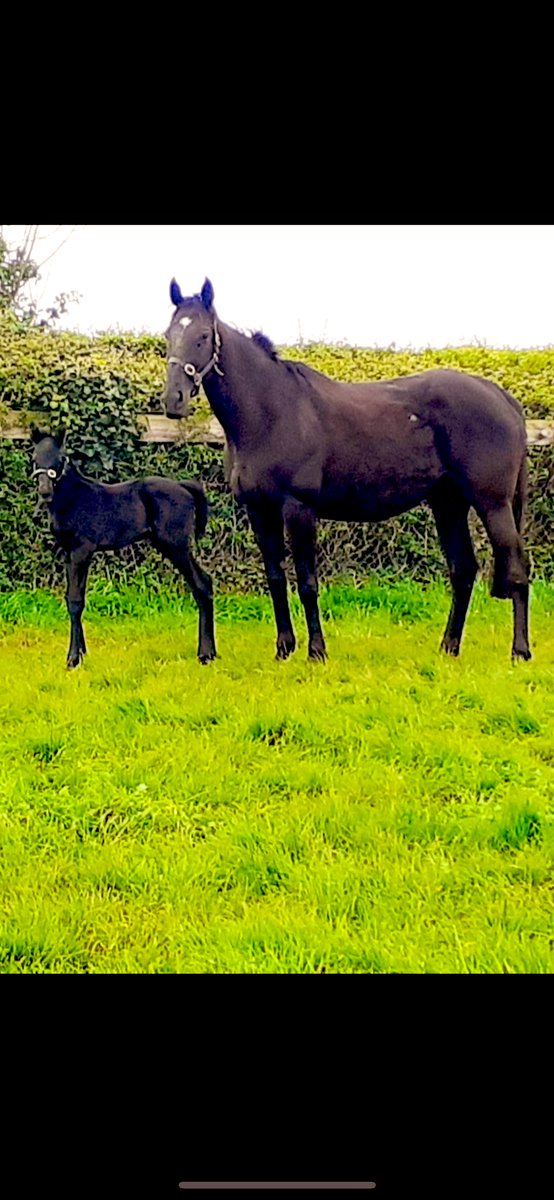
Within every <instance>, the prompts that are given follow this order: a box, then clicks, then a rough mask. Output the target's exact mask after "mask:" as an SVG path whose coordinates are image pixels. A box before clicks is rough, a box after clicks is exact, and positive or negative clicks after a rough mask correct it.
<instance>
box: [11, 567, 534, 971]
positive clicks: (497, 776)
mask: <svg viewBox="0 0 554 1200" xmlns="http://www.w3.org/2000/svg"><path fill="white" fill-rule="evenodd" d="M449 604H450V593H449V589H448V588H447V586H446V585H443V584H440V583H434V584H431V585H429V586H427V587H426V588H423V587H421V586H420V585H418V584H417V583H414V582H411V581H409V580H406V581H405V582H399V581H396V582H395V581H389V582H387V581H384V580H381V581H377V580H375V581H373V582H372V583H370V584H367V585H365V586H364V587H362V588H359V589H356V588H354V587H352V586H347V585H344V586H341V585H334V586H332V587H329V588H324V589H323V590H322V593H321V612H322V617H323V620H324V629H325V636H326V641H327V645H328V651H329V661H328V663H327V664H326V665H321V664H318V663H312V662H308V661H307V637H306V633H305V628H304V621H303V615H302V612H301V609H300V607H299V604H298V601H297V599H296V597H295V598H294V601H293V606H292V608H293V619H294V622H295V626H296V631H297V636H298V641H299V648H298V650H297V652H296V654H294V655H293V656H292V657H291V658H290V659H289V660H287V661H286V662H276V661H275V660H274V658H273V655H274V645H275V631H274V624H273V614H272V606H271V602H270V600H269V598H265V597H255V596H251V597H250V596H234V595H224V594H216V632H217V643H218V650H219V653H220V656H221V657H220V658H219V659H218V660H217V661H216V662H215V663H212V664H211V665H209V666H207V667H203V666H201V665H200V664H199V663H198V662H197V660H196V622H197V617H196V609H195V607H194V604H193V602H192V601H191V600H190V599H189V597H188V596H182V595H181V594H180V593H179V591H178V590H177V589H175V590H173V591H171V590H170V589H168V588H165V587H164V589H163V591H160V593H158V594H154V593H152V592H145V591H141V590H140V589H139V588H134V589H133V588H127V589H121V590H117V589H116V588H114V587H113V586H111V585H110V584H109V582H106V581H103V580H96V582H95V583H91V587H90V589H89V595H88V602H87V609H86V611H85V614H84V626H85V633H86V636H87V642H88V647H89V655H88V657H87V659H86V660H85V663H84V665H83V666H82V667H81V668H80V669H79V670H78V671H75V672H67V671H66V670H65V657H66V651H67V640H68V627H67V616H66V611H65V605H64V604H63V601H62V600H61V598H57V597H56V596H54V595H52V594H51V593H49V592H45V591H40V590H37V591H35V592H30V591H14V592H11V593H10V592H8V593H2V594H0V683H1V690H0V743H1V754H0V792H1V796H2V804H1V806H0V830H1V855H0V872H1V886H0V896H1V906H2V911H1V920H0V971H1V972H3V973H6V972H23V973H37V972H61V973H107V972H116V973H129V972H138V973H160V972H179V973H181V972H194V973H198V972H202V973H214V972H235V973H313V972H325V973H332V972H342V973H366V972H398V973H406V972H415V973H422V972H455V973H466V972H492V973H502V972H508V973H512V972H513V973H518V972H550V971H551V970H552V966H553V944H554V924H553V921H552V901H553V886H554V868H553V853H552V852H553V848H554V820H553V818H554V626H553V619H552V618H553V614H554V587H553V586H552V585H549V584H545V583H536V584H535V585H534V588H533V595H532V602H531V641H532V646H533V650H534V654H535V658H534V660H533V661H532V662H531V663H528V664H527V663H519V664H517V665H515V666H514V665H512V663H511V661H510V645H511V624H512V612H511V604H510V603H506V602H499V601H495V600H492V599H491V598H490V597H489V596H488V594H487V591H486V590H485V587H484V585H483V584H479V585H478V587H477V588H476V590H475V594H474V598H473V602H472V607H471V611H470V614H469V618H468V623H467V627H466V633H465V639H464V643H463V647H462V654H461V657H460V658H459V659H458V660H456V659H452V658H448V657H446V656H444V655H441V654H440V653H439V643H440V639H441V636H442V633H443V629H444V625H445V621H446V616H447V613H448V609H449Z"/></svg>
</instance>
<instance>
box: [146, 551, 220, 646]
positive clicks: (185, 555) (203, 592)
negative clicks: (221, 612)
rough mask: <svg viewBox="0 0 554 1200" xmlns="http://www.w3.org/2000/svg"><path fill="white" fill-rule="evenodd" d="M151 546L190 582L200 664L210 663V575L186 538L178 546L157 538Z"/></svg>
mask: <svg viewBox="0 0 554 1200" xmlns="http://www.w3.org/2000/svg"><path fill="white" fill-rule="evenodd" d="M154 545H155V546H156V549H157V550H159V551H160V554H163V555H164V556H165V557H166V558H169V559H170V561H171V562H172V563H173V565H174V567H176V568H177V570H178V571H180V572H181V574H182V575H184V577H185V579H186V581H187V583H188V585H189V588H190V590H191V592H192V594H193V596H194V599H195V601H196V604H197V607H198V658H199V660H200V662H201V663H202V664H205V663H209V662H211V661H212V659H214V658H217V651H216V648H215V631H214V600H213V585H212V579H211V575H208V572H207V571H204V569H203V568H202V567H201V566H200V564H199V563H197V562H196V559H195V558H194V557H193V555H192V553H191V550H190V541H189V539H188V538H185V539H184V540H183V541H182V542H181V543H180V544H178V545H175V544H172V543H168V542H163V541H160V540H159V539H156V540H155V541H154Z"/></svg>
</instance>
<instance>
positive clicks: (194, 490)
mask: <svg viewBox="0 0 554 1200" xmlns="http://www.w3.org/2000/svg"><path fill="white" fill-rule="evenodd" d="M180 483H181V487H183V488H185V490H186V491H187V492H190V494H191V496H192V498H193V500H194V507H195V509H196V537H197V538H201V537H203V535H204V534H205V532H206V525H207V524H208V499H207V496H206V493H205V491H204V488H203V486H202V484H201V483H197V481H196V480H195V479H185V480H183V479H182V480H180Z"/></svg>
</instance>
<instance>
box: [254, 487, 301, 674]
mask: <svg viewBox="0 0 554 1200" xmlns="http://www.w3.org/2000/svg"><path fill="white" fill-rule="evenodd" d="M248 516H249V518H250V524H251V526H252V529H253V532H254V536H255V538H256V541H257V543H258V546H259V547H260V550H261V552H262V557H263V560H264V565H265V573H266V576H267V582H268V586H269V591H270V593H271V599H272V600H273V611H274V613H275V624H276V625H277V658H288V656H289V654H292V651H293V650H294V649H295V648H296V639H295V636H294V630H293V628H292V621H291V619H290V611H289V603H288V599H287V580H286V575H285V571H284V562H285V554H286V551H285V530H284V524H283V514H282V511H281V509H280V508H279V507H277V505H272V506H269V505H268V506H267V507H265V506H264V507H263V509H262V508H259V507H258V506H254V505H248Z"/></svg>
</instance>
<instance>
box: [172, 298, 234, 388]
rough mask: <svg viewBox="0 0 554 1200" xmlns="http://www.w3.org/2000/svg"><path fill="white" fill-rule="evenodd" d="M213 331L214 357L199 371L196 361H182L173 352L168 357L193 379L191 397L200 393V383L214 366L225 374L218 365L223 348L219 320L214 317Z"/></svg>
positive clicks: (215, 369)
mask: <svg viewBox="0 0 554 1200" xmlns="http://www.w3.org/2000/svg"><path fill="white" fill-rule="evenodd" d="M213 333H214V348H213V354H212V357H211V358H210V361H209V362H207V363H206V366H205V367H202V370H201V371H199V370H198V368H197V367H195V366H194V363H190V362H187V363H184V362H181V359H180V358H175V355H174V354H172V355H171V357H170V358H168V360H167V361H168V363H175V366H177V367H181V368H182V370H183V371H184V372H185V375H188V376H189V377H190V378H191V379H192V380H193V385H194V386H193V388H192V390H191V393H190V394H191V399H192V398H193V397H194V396H196V395H197V394H198V390H199V388H200V384H201V383H202V380H203V378H204V376H205V375H207V374H208V371H211V370H212V367H213V369H214V371H217V373H218V375H223V371H222V370H221V368H220V367H218V365H217V364H218V362H219V351H220V349H221V337H220V335H219V330H218V328H217V321H216V320H215V318H214V325H213Z"/></svg>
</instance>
